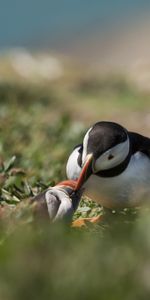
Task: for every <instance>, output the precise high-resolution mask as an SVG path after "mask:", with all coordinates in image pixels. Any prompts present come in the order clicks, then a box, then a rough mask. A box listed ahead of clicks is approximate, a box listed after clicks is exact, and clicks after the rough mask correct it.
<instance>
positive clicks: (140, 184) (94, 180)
mask: <svg viewBox="0 0 150 300" xmlns="http://www.w3.org/2000/svg"><path fill="white" fill-rule="evenodd" d="M85 188H86V192H85V194H86V195H88V196H89V197H91V198H92V199H93V200H95V201H96V202H98V203H100V204H101V205H103V206H105V207H109V208H115V207H132V206H133V207H134V206H136V205H140V204H142V202H145V201H148V198H149V203H150V159H149V158H148V157H147V156H146V155H145V154H143V153H141V152H138V153H136V154H135V155H133V156H132V158H131V160H130V163H129V165H128V167H127V168H126V170H125V171H124V172H123V173H121V174H120V175H118V176H115V177H110V178H103V177H99V176H96V175H92V176H91V177H90V178H89V179H88V181H87V183H86V184H85Z"/></svg>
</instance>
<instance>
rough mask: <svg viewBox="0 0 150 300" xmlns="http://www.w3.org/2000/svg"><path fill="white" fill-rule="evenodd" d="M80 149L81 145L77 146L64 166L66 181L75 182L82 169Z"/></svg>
mask: <svg viewBox="0 0 150 300" xmlns="http://www.w3.org/2000/svg"><path fill="white" fill-rule="evenodd" d="M82 148H83V146H82V144H81V145H77V146H76V147H75V148H74V150H73V151H72V153H71V154H70V156H69V158H68V161H67V165H66V174H67V177H68V179H72V180H76V179H78V177H79V175H80V172H81V169H82V167H81V165H82Z"/></svg>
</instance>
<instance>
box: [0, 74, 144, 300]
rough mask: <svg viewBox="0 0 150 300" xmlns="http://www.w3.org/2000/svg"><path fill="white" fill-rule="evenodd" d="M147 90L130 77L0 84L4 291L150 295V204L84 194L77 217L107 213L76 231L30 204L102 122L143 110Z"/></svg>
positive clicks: (23, 295) (0, 268)
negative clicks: (38, 217) (115, 206)
mask: <svg viewBox="0 0 150 300" xmlns="http://www.w3.org/2000/svg"><path fill="white" fill-rule="evenodd" d="M148 98H149V96H148V95H144V94H141V93H140V92H137V91H136V90H135V89H134V87H132V86H130V84H128V83H127V82H126V81H124V80H123V79H120V80H119V79H118V80H117V79H110V78H108V79H105V80H104V79H103V80H102V79H97V80H95V79H94V80H93V79H92V78H91V79H89V78H88V79H87V78H86V79H82V80H81V78H80V79H78V80H75V81H71V82H69V83H66V82H63V83H62V82H59V84H57V83H54V84H53V85H52V84H50V85H49V86H42V85H41V86H40V85H39V86H37V85H29V86H27V85H26V84H23V83H18V84H17V83H14V84H13V83H3V84H1V86H0V136H1V138H0V186H1V191H0V203H1V206H2V207H3V208H4V209H5V214H4V217H3V218H1V221H0V222H1V223H0V299H3V300H13V299H14V300H17V299H29V300H30V299H32V300H33V299H47V298H49V299H65V300H66V299H69V300H72V299H86V300H87V299H106V300H113V299H114V300H120V299H126V300H128V299H129V300H130V299H131V300H134V299H136V300H137V299H141V300H142V299H144V300H145V299H149V296H150V281H149V278H150V276H149V275H150V274H149V273H150V271H149V266H150V259H149V252H150V238H149V230H150V221H149V220H150V218H149V210H147V209H143V210H138V209H137V210H126V209H125V210H123V211H121V212H114V211H113V212H110V211H106V210H103V208H101V207H100V206H98V205H97V204H95V203H93V202H92V201H91V199H87V198H86V197H84V198H83V199H82V201H81V203H80V206H79V209H78V211H77V212H76V213H75V215H74V219H76V218H78V217H89V216H91V217H92V216H96V215H99V214H103V215H104V216H105V219H104V221H102V222H101V224H100V225H95V226H94V225H91V226H89V227H88V228H85V229H78V230H75V229H72V228H69V227H68V225H66V224H64V223H60V224H59V223H58V224H56V225H50V224H49V223H47V222H46V221H45V222H44V221H43V222H42V221H39V223H34V222H33V219H32V214H31V211H30V209H29V207H28V206H27V205H26V203H27V201H26V200H27V199H28V198H29V197H31V196H32V195H35V194H37V193H39V192H40V191H42V190H44V189H45V188H46V187H48V186H49V185H54V184H55V183H57V182H58V181H60V180H63V179H64V178H65V177H66V175H65V165H66V161H67V157H68V155H69V153H70V152H71V151H72V148H73V147H74V145H76V144H78V143H80V142H81V141H82V137H83V135H84V133H85V131H86V128H87V127H89V126H90V124H91V123H92V122H93V121H97V120H98V119H102V118H103V119H106V118H108V119H109V118H110V119H111V118H114V120H116V121H118V120H120V122H121V121H122V122H123V123H126V122H127V123H128V120H129V119H130V116H131V115H132V113H135V112H137V114H139V116H143V118H144V116H146V115H147V111H148V109H149V99H148ZM91 99H92V101H93V102H92V101H91ZM125 113H126V116H128V118H127V117H126V116H125ZM141 114H142V115H141ZM110 116H111V117H110ZM126 119H127V120H126ZM138 121H139V120H138ZM122 122H121V123H122ZM136 122H137V121H135V122H134V123H135V127H136V126H137V128H138V126H139V125H138V122H137V123H136ZM128 125H129V124H128ZM146 130H147V131H148V127H147V129H146V126H145V131H146Z"/></svg>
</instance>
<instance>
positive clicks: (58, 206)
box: [30, 178, 82, 222]
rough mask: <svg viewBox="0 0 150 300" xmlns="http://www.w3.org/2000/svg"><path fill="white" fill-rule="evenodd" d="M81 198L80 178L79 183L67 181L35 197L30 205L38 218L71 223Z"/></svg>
mask: <svg viewBox="0 0 150 300" xmlns="http://www.w3.org/2000/svg"><path fill="white" fill-rule="evenodd" d="M81 182H82V181H81ZM81 196H82V188H81V185H80V178H79V180H78V181H73V180H66V181H62V182H60V183H58V184H57V185H55V186H54V187H49V188H47V189H46V190H45V191H43V192H41V193H40V194H38V195H36V196H34V197H33V198H32V199H30V205H31V206H32V210H33V215H34V217H36V218H37V217H38V218H42V219H50V220H51V221H52V222H55V221H58V220H67V221H69V222H70V221H71V220H72V216H73V214H74V212H75V211H76V209H77V207H78V204H79V202H80V199H81Z"/></svg>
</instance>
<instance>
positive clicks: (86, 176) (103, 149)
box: [66, 121, 150, 209]
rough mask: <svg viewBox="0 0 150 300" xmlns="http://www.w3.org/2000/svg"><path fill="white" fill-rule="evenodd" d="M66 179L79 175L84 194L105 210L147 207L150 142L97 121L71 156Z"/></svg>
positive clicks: (146, 138) (74, 178)
mask: <svg viewBox="0 0 150 300" xmlns="http://www.w3.org/2000/svg"><path fill="white" fill-rule="evenodd" d="M66 173H67V177H68V179H70V180H77V179H78V178H79V177H80V174H81V173H82V185H83V187H84V191H85V194H86V195H87V196H88V197H90V198H91V199H92V200H94V201H96V202H97V203H98V204H100V205H101V206H103V207H106V208H108V209H123V208H128V207H137V206H141V205H142V204H148V203H150V138H149V137H146V136H143V135H141V134H139V133H136V132H132V131H128V130H127V129H126V128H124V127H123V126H122V125H120V124H118V123H115V122H109V121H100V122H97V123H95V124H94V125H93V126H92V127H91V128H90V129H89V130H88V131H87V132H86V134H85V136H84V139H83V142H82V144H79V145H77V146H76V147H75V148H74V149H73V151H72V153H71V154H70V156H69V158H68V161H67V165H66Z"/></svg>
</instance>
